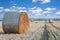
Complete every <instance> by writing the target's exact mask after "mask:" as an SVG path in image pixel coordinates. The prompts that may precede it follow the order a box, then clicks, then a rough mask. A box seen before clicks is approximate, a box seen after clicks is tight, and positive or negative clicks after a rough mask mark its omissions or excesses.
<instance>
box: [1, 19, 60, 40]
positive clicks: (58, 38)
mask: <svg viewBox="0 0 60 40" xmlns="http://www.w3.org/2000/svg"><path fill="white" fill-rule="evenodd" d="M0 40H60V21H54V20H51V21H49V20H47V21H30V27H29V29H28V33H27V34H26V35H23V34H4V32H3V29H2V21H0Z"/></svg>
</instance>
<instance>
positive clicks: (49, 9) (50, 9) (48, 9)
mask: <svg viewBox="0 0 60 40" xmlns="http://www.w3.org/2000/svg"><path fill="white" fill-rule="evenodd" d="M45 10H47V11H53V10H56V8H49V7H48V8H46V9H45Z"/></svg>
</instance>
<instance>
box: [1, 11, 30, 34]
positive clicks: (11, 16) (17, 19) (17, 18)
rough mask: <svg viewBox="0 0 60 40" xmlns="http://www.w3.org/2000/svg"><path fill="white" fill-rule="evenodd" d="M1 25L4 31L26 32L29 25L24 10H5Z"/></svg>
mask: <svg viewBox="0 0 60 40" xmlns="http://www.w3.org/2000/svg"><path fill="white" fill-rule="evenodd" d="M2 25H3V31H4V32H5V33H19V34H26V33H27V32H28V27H29V19H28V15H27V13H26V12H6V13H5V15H4V19H3V23H2Z"/></svg>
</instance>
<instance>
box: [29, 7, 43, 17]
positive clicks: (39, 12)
mask: <svg viewBox="0 0 60 40" xmlns="http://www.w3.org/2000/svg"><path fill="white" fill-rule="evenodd" d="M42 11H43V10H42V9H41V8H40V7H33V8H29V13H30V14H31V15H33V16H34V18H35V17H36V18H39V17H40V16H41V15H42Z"/></svg>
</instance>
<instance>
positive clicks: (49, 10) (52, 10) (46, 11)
mask: <svg viewBox="0 0 60 40" xmlns="http://www.w3.org/2000/svg"><path fill="white" fill-rule="evenodd" d="M55 11H56V8H49V7H48V8H46V9H45V10H44V11H43V13H45V14H46V13H47V14H49V13H53V12H55Z"/></svg>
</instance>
